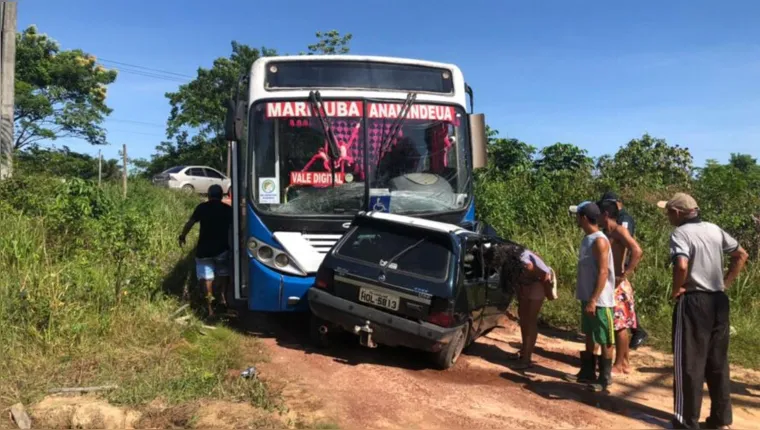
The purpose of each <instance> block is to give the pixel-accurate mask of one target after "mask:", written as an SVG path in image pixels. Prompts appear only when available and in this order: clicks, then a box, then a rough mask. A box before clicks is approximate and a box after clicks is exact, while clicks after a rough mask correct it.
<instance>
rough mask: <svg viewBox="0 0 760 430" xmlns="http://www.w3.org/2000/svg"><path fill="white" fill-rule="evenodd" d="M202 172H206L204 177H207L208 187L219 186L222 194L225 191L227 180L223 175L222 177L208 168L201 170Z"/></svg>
mask: <svg viewBox="0 0 760 430" xmlns="http://www.w3.org/2000/svg"><path fill="white" fill-rule="evenodd" d="M203 171H204V172H206V176H207V177H208V182H209V186H211V185H219V186H220V187H222V191H224V192H226V191H227V188H228V186H227V184H226V183H225V182H226V179H227V178H225V177H224V175H222V174H221V173H219V172H217V171H216V170H214V169H212V168H210V167H205V168H204V169H203Z"/></svg>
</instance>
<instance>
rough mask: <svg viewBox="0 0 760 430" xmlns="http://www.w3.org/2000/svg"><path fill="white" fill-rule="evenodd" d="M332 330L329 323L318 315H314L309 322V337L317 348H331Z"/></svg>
mask: <svg viewBox="0 0 760 430" xmlns="http://www.w3.org/2000/svg"><path fill="white" fill-rule="evenodd" d="M330 328H331V327H330V324H329V323H328V322H327V321H325V320H323V319H322V318H319V317H318V316H316V315H312V316H311V320H310V321H309V337H310V339H311V343H312V344H313V345H314V346H316V347H317V348H327V347H329V346H330V338H331V337H332V333H330Z"/></svg>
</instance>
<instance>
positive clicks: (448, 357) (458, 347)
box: [433, 323, 470, 370]
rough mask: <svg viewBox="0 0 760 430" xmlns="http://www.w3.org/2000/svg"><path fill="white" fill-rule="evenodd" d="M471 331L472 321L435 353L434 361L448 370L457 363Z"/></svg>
mask: <svg viewBox="0 0 760 430" xmlns="http://www.w3.org/2000/svg"><path fill="white" fill-rule="evenodd" d="M469 332H470V323H465V324H464V325H463V326H462V327H460V328H459V330H458V331H457V332H456V333H455V334H454V337H453V338H452V339H451V342H449V343H448V344H447V345H446V346H445V347H444V348H443V349H441V350H440V351H438V352H436V353H435V354H434V356H433V361H434V362H435V364H436V366H437V367H438V368H439V369H441V370H446V369H449V368H451V367H453V366H454V365H455V364H456V362H457V360H458V359H459V356H460V355H462V351H463V350H464V347H465V344H466V343H467V336H468V335H469Z"/></svg>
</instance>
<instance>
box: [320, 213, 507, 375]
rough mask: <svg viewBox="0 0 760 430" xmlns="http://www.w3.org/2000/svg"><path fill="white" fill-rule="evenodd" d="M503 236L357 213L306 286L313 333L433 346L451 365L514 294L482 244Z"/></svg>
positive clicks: (323, 342) (441, 364) (442, 363)
mask: <svg viewBox="0 0 760 430" xmlns="http://www.w3.org/2000/svg"><path fill="white" fill-rule="evenodd" d="M478 230H480V231H482V229H478ZM491 231H492V230H491ZM497 242H503V240H502V239H500V238H498V237H496V236H494V235H492V234H488V233H486V232H483V233H477V232H474V231H470V230H467V229H464V228H462V227H460V226H457V225H452V224H445V223H441V222H436V221H430V220H425V219H420V218H413V217H408V216H403V215H395V214H389V213H382V212H369V213H364V212H362V213H359V214H358V215H357V216H356V218H354V220H353V221H352V224H351V227H350V228H349V230H348V232H347V233H346V234H345V235H344V236H343V238H341V239H340V240H339V241H338V242H337V243H336V244H335V245H334V246H333V248H332V249H331V250H330V251H329V252H328V253H327V255H326V257H325V259H324V261H323V262H322V264H321V266H320V268H319V271H318V273H317V276H316V279H315V283H314V286H313V287H312V288H310V290H309V292H308V298H309V306H310V309H311V312H312V322H311V337H312V340H313V341H314V342H316V343H317V344H318V345H319V346H322V347H325V346H328V345H329V343H330V339H331V336H332V335H333V334H334V333H335V332H336V331H337V332H341V331H347V332H350V333H353V334H355V335H357V336H358V337H359V341H360V343H361V344H362V345H364V346H367V347H370V348H374V347H376V346H377V345H378V344H383V345H387V346H404V347H409V348H414V349H419V350H423V351H428V352H430V353H431V355H432V359H433V361H434V363H435V364H436V366H437V367H438V368H441V369H448V368H450V367H451V366H453V365H454V364H455V363H456V361H457V359H458V358H459V356H460V354H461V353H462V350H463V349H464V348H465V347H467V346H468V345H469V344H471V343H472V342H473V341H474V340H475V339H477V338H478V337H479V336H481V335H482V334H484V333H485V332H487V331H489V330H490V329H492V328H494V327H496V326H497V325H498V324H499V321H500V319H501V317H502V316H503V315H505V312H506V310H507V308H508V307H509V304H510V302H511V300H512V297H513V295H514V293H513V291H512V289H511V288H501V286H500V283H499V276H498V271H497V270H496V268H494V267H488V264H486V262H485V261H484V256H483V251H484V250H485V249H486V248H487V247H488V246H490V245H492V244H494V243H497Z"/></svg>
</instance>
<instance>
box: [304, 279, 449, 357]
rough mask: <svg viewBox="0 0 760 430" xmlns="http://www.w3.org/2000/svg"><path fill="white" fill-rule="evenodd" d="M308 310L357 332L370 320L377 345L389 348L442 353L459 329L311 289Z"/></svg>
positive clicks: (344, 328)
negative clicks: (359, 327) (396, 347)
mask: <svg viewBox="0 0 760 430" xmlns="http://www.w3.org/2000/svg"><path fill="white" fill-rule="evenodd" d="M308 295H309V307H310V308H311V312H312V313H313V314H314V315H316V316H317V317H319V318H321V319H323V320H325V321H327V322H329V323H332V324H333V325H336V326H339V327H341V328H342V329H343V330H346V331H349V332H352V333H353V332H354V327H356V326H364V324H365V323H366V322H367V321H369V322H370V327H371V328H372V338H373V339H374V341H375V342H377V343H379V344H383V345H388V346H406V347H409V348H414V349H421V350H423V351H432V352H435V351H440V350H441V349H442V348H443V347H444V346H446V344H448V343H449V342H450V341H451V339H452V338H453V336H454V334H455V333H456V332H457V330H459V327H453V328H445V327H440V326H437V325H434V324H430V323H427V322H416V321H411V320H408V319H406V318H403V317H399V316H396V315H393V314H390V313H387V312H383V311H381V310H379V309H375V308H371V307H369V306H364V305H360V304H358V303H354V302H352V301H349V300H346V299H342V298H340V297H336V296H334V295H332V294H330V293H328V292H325V291H324V290H320V289H318V288H314V287H312V288H311V289H309V294H308Z"/></svg>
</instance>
